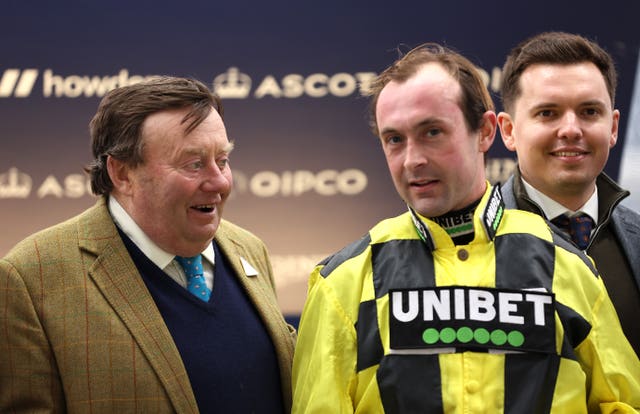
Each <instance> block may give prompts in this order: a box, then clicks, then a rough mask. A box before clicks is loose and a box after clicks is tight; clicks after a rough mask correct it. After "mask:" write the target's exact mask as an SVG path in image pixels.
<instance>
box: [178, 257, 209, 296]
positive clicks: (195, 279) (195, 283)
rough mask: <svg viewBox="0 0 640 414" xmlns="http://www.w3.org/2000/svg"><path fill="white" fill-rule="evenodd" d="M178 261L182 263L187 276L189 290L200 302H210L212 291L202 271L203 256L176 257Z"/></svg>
mask: <svg viewBox="0 0 640 414" xmlns="http://www.w3.org/2000/svg"><path fill="white" fill-rule="evenodd" d="M176 261H177V262H178V263H180V265H181V266H182V268H183V269H184V274H185V275H186V276H187V290H189V292H191V293H192V294H194V295H195V296H196V297H197V298H199V299H200V300H203V301H205V302H209V297H210V296H211V290H210V289H209V288H208V287H207V284H206V283H205V281H204V276H203V274H204V273H203V271H202V255H197V256H193V257H180V256H176Z"/></svg>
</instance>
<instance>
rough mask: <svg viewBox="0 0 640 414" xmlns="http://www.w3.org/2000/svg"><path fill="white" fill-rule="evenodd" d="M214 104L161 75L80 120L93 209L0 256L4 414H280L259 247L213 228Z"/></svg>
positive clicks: (0, 404) (284, 394) (277, 344)
mask: <svg viewBox="0 0 640 414" xmlns="http://www.w3.org/2000/svg"><path fill="white" fill-rule="evenodd" d="M222 115H223V111H222V105H221V102H220V101H219V99H218V98H217V97H216V96H215V95H213V94H212V93H211V92H210V91H209V90H208V89H207V87H206V86H204V85H203V84H202V83H200V82H198V81H195V80H191V79H184V78H175V77H157V78H154V79H152V80H149V81H146V82H143V83H139V84H136V85H131V86H126V87H122V88H118V89H115V90H113V91H111V92H110V93H108V94H107V95H106V96H105V97H104V99H103V100H102V102H101V103H100V106H99V108H98V111H97V113H96V115H95V116H94V118H93V120H92V121H91V123H90V130H91V137H92V149H93V155H94V157H95V158H94V160H93V161H92V163H91V164H90V165H89V166H88V167H87V171H88V173H89V174H90V176H91V186H92V190H93V192H94V193H95V194H96V195H100V199H99V200H98V202H97V203H96V204H95V205H94V206H93V207H91V208H89V209H88V210H86V211H85V212H83V213H82V214H80V215H78V216H76V217H74V218H72V219H70V220H68V221H66V222H64V223H61V224H58V225H56V226H53V227H51V228H49V229H46V230H44V231H42V232H39V233H37V234H35V235H33V236H30V237H28V238H27V239H25V240H24V241H22V242H20V243H19V244H18V245H17V246H16V247H15V248H13V249H12V250H11V251H10V252H9V253H8V254H7V255H6V256H5V257H4V258H3V259H2V260H0V327H1V328H0V330H1V331H2V334H1V335H0V412H16V411H18V412H35V411H43V412H44V411H48V412H69V413H88V412H91V413H114V412H153V413H172V412H177V413H197V412H201V413H206V412H267V413H283V412H288V411H289V409H290V404H291V390H290V381H291V362H292V354H293V347H294V340H295V332H294V331H293V329H291V328H290V327H289V326H288V325H287V324H286V322H285V320H284V319H283V317H282V314H281V313H280V310H279V308H278V304H277V302H276V298H275V287H274V278H273V274H272V268H271V264H270V261H269V257H268V255H267V249H266V247H265V245H264V244H263V243H262V242H261V241H260V240H259V239H258V238H257V237H256V236H254V235H253V234H251V233H249V232H248V231H246V230H243V229H241V228H240V227H238V226H236V225H233V224H231V223H229V222H227V221H225V220H223V219H222V218H221V216H222V212H223V207H224V204H225V201H226V200H227V197H228V196H229V193H230V191H231V189H232V176H231V169H230V165H229V156H230V153H231V150H232V148H233V144H232V143H231V142H229V140H228V138H227V134H226V131H225V126H224V123H223V120H222Z"/></svg>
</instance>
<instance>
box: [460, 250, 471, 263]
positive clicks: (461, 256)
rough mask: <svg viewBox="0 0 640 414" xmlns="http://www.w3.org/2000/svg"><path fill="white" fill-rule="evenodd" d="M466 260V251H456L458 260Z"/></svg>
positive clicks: (467, 255)
mask: <svg viewBox="0 0 640 414" xmlns="http://www.w3.org/2000/svg"><path fill="white" fill-rule="evenodd" d="M468 258H469V252H468V251H466V250H465V249H460V250H458V259H460V260H462V261H463V262H464V261H465V260H467V259H468Z"/></svg>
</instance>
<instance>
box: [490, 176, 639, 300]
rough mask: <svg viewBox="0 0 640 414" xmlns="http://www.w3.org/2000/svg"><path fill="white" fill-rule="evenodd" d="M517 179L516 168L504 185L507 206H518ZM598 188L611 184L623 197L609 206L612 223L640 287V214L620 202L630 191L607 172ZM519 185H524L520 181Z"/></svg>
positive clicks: (538, 208)
mask: <svg viewBox="0 0 640 414" xmlns="http://www.w3.org/2000/svg"><path fill="white" fill-rule="evenodd" d="M515 180H521V178H520V171H519V170H518V169H516V171H515V173H514V174H512V175H511V176H510V177H509V179H507V181H506V182H505V184H504V186H502V195H503V197H504V203H505V206H506V207H507V208H518V199H517V195H516V193H517V191H516V186H517V184H516V183H515ZM597 185H598V188H600V186H604V185H606V186H610V187H613V188H615V189H616V190H618V191H619V192H620V193H621V194H622V197H620V198H619V199H618V200H617V201H616V202H614V203H613V204H612V205H611V206H609V213H608V214H609V215H610V223H609V224H610V225H611V227H612V229H613V232H614V233H615V235H616V236H617V237H618V240H619V241H620V245H621V246H622V248H623V250H624V255H625V256H626V257H627V259H628V260H629V265H630V266H631V271H632V273H633V278H634V280H635V283H636V285H637V286H638V288H639V289H640V255H639V254H638V252H639V251H640V214H638V213H637V212H635V211H633V210H631V209H630V208H628V207H625V206H623V205H620V204H619V202H620V200H622V198H624V196H626V195H628V194H629V193H628V192H626V191H623V190H622V189H621V188H620V187H619V186H618V185H616V184H615V182H613V180H611V179H610V178H609V177H608V176H607V175H606V174H604V173H601V174H600V176H598V179H597ZM519 186H522V183H521V181H520V184H519ZM528 204H529V205H528V206H526V208H524V209H525V210H528V211H532V212H534V213H536V214H540V215H542V216H543V217H544V213H542V211H541V210H540V207H538V206H533V205H532V204H533V202H529V203H528ZM603 225H606V222H602V223H599V224H598V226H603Z"/></svg>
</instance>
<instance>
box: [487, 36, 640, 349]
mask: <svg viewBox="0 0 640 414" xmlns="http://www.w3.org/2000/svg"><path fill="white" fill-rule="evenodd" d="M615 92H616V71H615V67H614V63H613V60H612V58H611V56H610V55H609V54H608V53H607V52H606V51H604V50H603V49H602V48H601V47H600V46H598V45H597V44H596V43H594V42H592V41H590V40H588V39H586V38H584V37H582V36H579V35H575V34H570V33H563V32H548V33H542V34H539V35H536V36H533V37H532V38H530V39H527V40H525V41H524V42H522V43H521V44H519V45H518V46H517V47H515V48H514V49H513V50H512V51H511V52H510V53H509V55H508V57H507V60H506V63H505V65H504V69H503V82H502V101H503V106H504V112H502V113H500V114H499V115H498V123H499V126H500V131H501V133H502V139H503V141H504V143H505V146H506V147H507V148H508V149H509V150H511V151H515V152H516V153H517V156H518V168H517V169H516V171H515V173H514V174H513V175H512V176H511V177H510V178H509V180H508V181H507V182H506V183H505V186H504V188H503V192H504V198H505V204H506V206H507V208H519V209H522V210H527V211H531V212H534V213H536V214H539V215H541V216H543V217H546V218H547V219H549V220H551V221H552V222H555V223H556V224H557V225H558V226H559V227H560V228H561V229H565V228H566V229H568V230H567V233H568V234H572V235H573V239H574V241H575V242H576V244H577V245H578V247H580V248H581V249H582V250H585V251H586V252H587V253H588V254H589V255H590V256H591V257H592V258H593V259H594V261H595V263H596V266H597V268H598V271H599V272H600V275H601V276H602V279H603V280H604V283H605V286H606V287H607V290H608V291H609V295H610V297H611V300H612V301H613V304H614V306H615V307H616V310H617V313H618V316H619V318H620V322H621V325H622V329H623V331H624V332H625V334H626V336H627V338H628V339H629V342H630V343H631V346H632V347H633V348H634V350H635V352H636V354H637V355H640V324H638V321H637V318H638V315H640V255H639V254H638V252H640V214H638V213H637V212H635V211H633V210H631V209H629V208H626V207H624V206H622V205H620V202H621V201H622V200H623V199H624V198H625V197H627V196H628V195H629V192H628V191H626V190H624V189H622V188H620V186H619V185H618V184H616V183H615V182H614V181H613V180H612V179H611V178H609V177H608V176H607V175H606V174H605V173H604V172H603V168H604V166H605V164H606V162H607V159H608V157H609V151H610V149H611V148H612V147H613V146H614V145H615V144H616V141H617V138H618V121H619V119H620V112H619V111H618V110H617V109H615ZM565 217H571V218H573V220H572V221H573V223H574V224H573V226H574V228H573V229H571V226H569V227H568V228H567V227H566V222H569V220H567V219H566V218H565ZM562 220H564V221H565V223H564V224H563V223H562V222H561V221H562ZM585 226H587V227H586V228H585ZM581 229H585V231H584V232H583V233H582V234H580V230H581Z"/></svg>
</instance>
